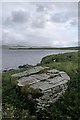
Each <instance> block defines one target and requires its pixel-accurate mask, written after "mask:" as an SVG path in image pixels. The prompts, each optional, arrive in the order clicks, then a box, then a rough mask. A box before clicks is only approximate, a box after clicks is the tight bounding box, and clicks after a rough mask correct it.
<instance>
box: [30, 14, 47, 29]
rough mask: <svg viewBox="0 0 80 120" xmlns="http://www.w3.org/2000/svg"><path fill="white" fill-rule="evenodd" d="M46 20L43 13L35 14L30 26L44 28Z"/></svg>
mask: <svg viewBox="0 0 80 120" xmlns="http://www.w3.org/2000/svg"><path fill="white" fill-rule="evenodd" d="M46 22H47V18H46V16H45V14H41V15H39V14H38V15H36V16H35V18H34V19H33V21H32V27H34V28H44V27H45V25H46Z"/></svg>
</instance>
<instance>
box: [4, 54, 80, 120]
mask: <svg viewBox="0 0 80 120" xmlns="http://www.w3.org/2000/svg"><path fill="white" fill-rule="evenodd" d="M79 56H80V55H79V54H78V53H65V54H59V55H50V56H47V57H44V58H43V59H42V61H41V63H40V65H42V66H48V67H50V69H52V68H55V69H58V70H62V71H65V72H67V73H68V75H69V76H70V78H71V80H70V81H69V83H68V89H67V91H66V93H65V95H64V96H63V97H61V98H60V99H59V100H58V101H57V102H56V103H55V104H51V106H50V107H49V108H45V110H43V111H40V112H39V113H38V114H36V112H35V102H34V101H33V100H30V99H28V95H29V94H31V93H32V94H33V97H34V95H36V96H37V92H36V91H35V92H34V91H33V90H32V91H33V92H32V91H31V90H29V89H28V86H26V89H28V90H27V92H25V88H24V89H21V88H20V87H19V86H17V79H18V78H17V77H15V78H11V75H12V74H13V73H16V72H20V71H24V70H26V69H28V68H27V67H25V68H21V67H20V69H19V70H10V71H7V72H4V73H3V75H2V83H3V90H2V93H3V98H2V100H3V120H4V119H5V120H6V118H14V119H15V120H16V119H19V120H24V119H26V120H80V80H79V79H80V75H79V64H78V59H79ZM30 91H31V92H30Z"/></svg>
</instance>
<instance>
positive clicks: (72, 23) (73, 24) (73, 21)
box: [70, 19, 78, 26]
mask: <svg viewBox="0 0 80 120" xmlns="http://www.w3.org/2000/svg"><path fill="white" fill-rule="evenodd" d="M70 24H71V25H72V26H75V25H78V21H77V20H76V19H73V20H72V21H71V22H70Z"/></svg>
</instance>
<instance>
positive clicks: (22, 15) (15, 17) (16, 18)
mask: <svg viewBox="0 0 80 120" xmlns="http://www.w3.org/2000/svg"><path fill="white" fill-rule="evenodd" d="M27 20H28V16H27V13H26V12H24V11H21V10H20V11H13V12H12V21H13V22H15V23H24V22H26V21H27Z"/></svg>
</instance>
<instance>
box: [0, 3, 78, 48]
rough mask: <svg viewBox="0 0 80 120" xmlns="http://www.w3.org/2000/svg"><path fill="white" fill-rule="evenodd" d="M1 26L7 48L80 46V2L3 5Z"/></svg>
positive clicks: (3, 40)
mask: <svg viewBox="0 0 80 120" xmlns="http://www.w3.org/2000/svg"><path fill="white" fill-rule="evenodd" d="M0 21H1V13H0ZM2 23H3V25H2V42H3V44H4V45H26V46H51V47H66V46H77V44H78V3H77V2H74V3H73V2H66V3H65V2H60V3H59V2H55V3H54V2H53V3H49V2H48V3H47V2H42V3H37V2H35V3H29V2H22V3H20V2H17V3H15V2H14V3H10V2H8V3H7V2H4V3H3V6H2ZM0 37H1V36H0Z"/></svg>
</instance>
